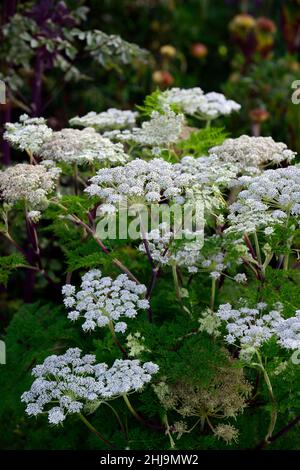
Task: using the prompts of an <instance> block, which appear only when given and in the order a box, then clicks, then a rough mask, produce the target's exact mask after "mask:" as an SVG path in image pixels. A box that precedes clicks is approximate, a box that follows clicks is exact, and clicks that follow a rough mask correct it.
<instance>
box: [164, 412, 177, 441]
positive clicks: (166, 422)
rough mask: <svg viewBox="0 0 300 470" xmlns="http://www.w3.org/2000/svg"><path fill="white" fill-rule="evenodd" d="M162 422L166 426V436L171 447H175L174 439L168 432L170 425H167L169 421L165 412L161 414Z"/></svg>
mask: <svg viewBox="0 0 300 470" xmlns="http://www.w3.org/2000/svg"><path fill="white" fill-rule="evenodd" d="M162 422H163V424H164V425H165V426H166V434H167V436H168V438H169V441H170V446H171V449H175V447H176V444H175V442H174V439H173V437H172V436H171V433H170V426H169V421H168V416H167V414H165V415H164V416H163V418H162Z"/></svg>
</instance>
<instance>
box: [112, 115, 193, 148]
mask: <svg viewBox="0 0 300 470" xmlns="http://www.w3.org/2000/svg"><path fill="white" fill-rule="evenodd" d="M183 125H184V115H183V114H176V113H175V112H174V111H172V110H171V109H170V108H169V107H166V109H165V110H164V113H163V114H161V113H159V112H158V111H153V112H152V113H151V118H150V120H149V121H144V122H143V123H142V127H134V128H133V129H131V130H124V131H122V132H119V131H112V132H108V133H105V134H104V135H105V136H106V137H110V138H112V139H114V140H119V141H121V142H129V143H131V144H136V145H139V146H142V147H164V146H168V145H170V144H173V143H175V142H177V140H178V139H179V138H180V134H181V132H182V129H183Z"/></svg>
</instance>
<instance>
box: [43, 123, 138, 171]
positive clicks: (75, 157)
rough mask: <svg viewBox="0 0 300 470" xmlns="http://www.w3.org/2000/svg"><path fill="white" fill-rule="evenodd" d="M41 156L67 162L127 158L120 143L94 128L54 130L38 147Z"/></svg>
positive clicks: (111, 161)
mask: <svg viewBox="0 0 300 470" xmlns="http://www.w3.org/2000/svg"><path fill="white" fill-rule="evenodd" d="M39 154H40V156H41V157H42V158H44V159H48V160H53V161H56V162H64V163H68V164H73V163H76V164H79V165H81V164H86V163H94V162H101V163H113V164H114V163H119V164H122V163H125V162H126V161H127V159H128V158H129V157H128V155H127V154H126V153H125V151H124V148H123V145H122V144H121V143H116V144H115V143H113V142H111V141H110V140H109V139H107V138H105V137H102V136H101V135H100V134H98V133H97V132H96V131H95V129H93V128H91V127H87V128H85V129H83V130H78V129H63V130H61V131H58V132H54V133H53V134H52V137H51V138H50V139H49V140H48V141H47V142H45V143H44V144H43V145H42V147H41V148H40V151H39Z"/></svg>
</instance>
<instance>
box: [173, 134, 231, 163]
mask: <svg viewBox="0 0 300 470" xmlns="http://www.w3.org/2000/svg"><path fill="white" fill-rule="evenodd" d="M228 136H229V134H228V132H226V131H225V130H224V128H223V127H210V128H207V129H206V128H205V129H201V130H199V131H196V132H192V134H191V135H190V136H189V138H188V139H186V140H184V141H182V142H180V144H179V148H181V149H182V150H183V151H184V152H185V153H188V154H189V155H195V157H200V156H201V155H207V154H208V150H209V149H210V148H211V147H214V146H215V145H221V144H222V143H223V142H224V140H225V139H226V138H227V137H228Z"/></svg>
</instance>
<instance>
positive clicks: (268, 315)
mask: <svg viewBox="0 0 300 470" xmlns="http://www.w3.org/2000/svg"><path fill="white" fill-rule="evenodd" d="M282 310H283V306H282V304H280V303H279V302H277V303H276V304H275V305H274V309H272V310H269V309H267V304H265V303H263V302H260V303H258V304H257V305H256V306H255V307H254V308H248V307H241V308H238V309H234V308H232V306H231V305H230V304H223V305H220V307H219V309H218V311H217V312H216V315H217V316H218V317H219V318H220V319H221V320H223V321H224V322H226V330H227V335H226V336H225V340H226V341H227V343H229V344H236V343H239V344H240V345H241V346H242V347H254V348H259V347H260V346H262V345H263V344H264V343H265V342H267V341H268V340H269V339H271V338H272V337H275V338H276V339H277V342H278V344H280V346H282V347H283V348H285V349H298V348H299V347H300V311H299V310H297V311H296V316H294V317H292V318H288V319H287V320H285V319H284V317H283V316H282Z"/></svg>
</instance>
